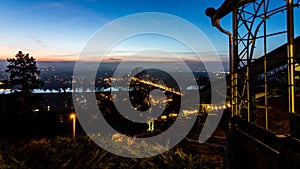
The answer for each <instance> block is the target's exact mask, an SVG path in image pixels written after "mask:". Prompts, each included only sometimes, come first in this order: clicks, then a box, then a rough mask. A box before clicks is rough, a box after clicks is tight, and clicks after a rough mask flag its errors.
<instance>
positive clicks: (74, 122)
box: [70, 113, 76, 138]
mask: <svg viewBox="0 0 300 169" xmlns="http://www.w3.org/2000/svg"><path fill="white" fill-rule="evenodd" d="M70 119H72V120H73V138H74V137H75V133H76V114H75V113H72V114H70Z"/></svg>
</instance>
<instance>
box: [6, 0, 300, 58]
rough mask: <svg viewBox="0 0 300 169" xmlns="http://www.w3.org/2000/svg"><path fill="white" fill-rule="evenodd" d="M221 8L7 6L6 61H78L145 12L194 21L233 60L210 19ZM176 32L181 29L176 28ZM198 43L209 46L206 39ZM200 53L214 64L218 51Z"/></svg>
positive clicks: (131, 1)
mask: <svg viewBox="0 0 300 169" xmlns="http://www.w3.org/2000/svg"><path fill="white" fill-rule="evenodd" d="M221 3H222V1H218V2H215V1H200V0H191V1H188V2H186V1H183V0H176V1H172V2H170V1H158V0H154V1H135V0H128V1H108V0H104V1H103V0H101V1H98V0H78V1H39V0H31V1H29V0H22V1H16V0H11V1H1V2H0V20H1V32H0V36H1V39H0V46H1V48H0V60H6V59H7V58H12V57H14V56H15V55H16V53H17V52H18V51H23V53H29V54H30V55H31V56H33V57H34V58H36V60H37V61H76V60H77V58H78V57H79V56H80V53H81V51H82V49H83V48H84V46H85V45H86V43H87V42H88V41H89V39H90V38H91V37H92V36H93V35H94V34H95V33H96V32H97V31H99V30H100V29H101V28H102V27H103V26H105V25H106V24H108V23H110V22H112V21H114V20H116V19H119V18H121V17H124V16H127V15H131V14H134V13H140V12H160V13H166V14H171V15H175V16H178V17H180V18H182V19H184V20H186V21H188V22H190V23H191V24H193V25H195V26H196V27H197V28H198V29H199V30H201V31H202V32H203V33H204V34H205V35H206V36H207V37H208V38H209V40H210V41H211V43H212V44H213V45H214V46H215V48H216V51H217V53H218V54H219V55H220V56H221V57H222V58H224V59H227V60H228V37H227V36H226V35H224V34H222V33H221V32H219V30H217V29H214V28H213V27H212V25H211V21H210V18H208V17H207V16H206V15H205V9H206V8H208V7H211V6H212V7H218V6H220V5H221ZM116 4H118V5H116ZM297 15H299V10H297V9H295V18H297V17H296V16H297ZM141 22H142V20H141ZM299 24H300V23H299V22H297V20H295V28H298V27H299V26H298V25H299ZM222 25H223V26H224V28H226V29H227V30H231V14H229V15H228V16H226V17H224V18H223V19H222ZM175 29H177V27H174V30H175ZM296 36H299V30H298V29H295V37H296ZM141 42H143V41H139V40H137V41H135V42H133V43H131V44H130V45H127V46H124V47H123V49H121V50H124V52H127V51H128V50H131V49H136V48H140V47H141V46H142V47H143V46H144V47H145V46H146V45H145V44H143V43H141ZM155 43H156V44H157V45H164V46H165V47H166V48H168V49H167V51H168V52H169V51H171V50H173V51H171V52H175V53H180V52H181V53H185V52H186V51H185V50H184V49H181V48H180V47H178V46H173V45H170V44H167V43H166V44H163V42H161V41H160V40H157V39H156V41H155ZM198 43H199V45H203V44H201V40H199V42H198ZM272 43H277V42H272ZM270 45H271V46H272V44H270ZM275 45H276V44H275ZM150 47H151V46H150ZM199 52H200V53H202V54H206V53H207V55H206V56H204V58H207V60H213V58H210V53H211V52H213V51H199ZM121 53H122V52H121ZM120 55H121V54H120ZM120 55H119V54H118V55H116V57H117V58H118V57H119V56H120Z"/></svg>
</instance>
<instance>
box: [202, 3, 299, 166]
mask: <svg viewBox="0 0 300 169" xmlns="http://www.w3.org/2000/svg"><path fill="white" fill-rule="evenodd" d="M299 6H300V0H297V1H295V0H294V1H293V0H285V1H283V0H280V1H279V0H225V1H224V2H223V4H222V5H221V6H220V7H219V8H217V9H215V8H207V10H206V11H205V13H206V15H208V16H209V17H210V19H211V22H212V26H214V27H216V28H217V29H219V30H220V32H222V33H224V34H225V35H224V36H228V42H229V62H230V77H229V78H228V86H229V91H228V96H229V98H230V100H229V101H230V104H231V107H230V108H231V114H232V117H231V119H230V124H231V125H230V126H231V129H230V131H229V133H228V136H229V138H230V139H229V143H228V146H229V153H228V158H227V165H226V167H227V168H243V169H245V168H249V169H250V168H251V169H253V168H261V169H269V168H300V37H297V38H295V35H294V34H295V30H297V29H298V30H299V29H300V28H297V27H295V26H294V23H295V20H296V21H299V17H300V16H297V15H295V14H296V12H298V15H299ZM296 10H298V11H296ZM295 11H296V12H295ZM229 15H232V30H226V29H225V28H223V27H222V24H221V21H222V18H224V17H227V16H229Z"/></svg>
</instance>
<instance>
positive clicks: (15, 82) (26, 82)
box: [6, 51, 43, 96]
mask: <svg viewBox="0 0 300 169" xmlns="http://www.w3.org/2000/svg"><path fill="white" fill-rule="evenodd" d="M7 61H8V62H9V64H8V66H7V69H6V72H8V73H10V75H9V83H10V85H11V87H12V89H13V91H14V92H21V94H22V95H25V96H26V95H30V94H31V92H32V90H33V89H35V88H38V87H40V86H41V85H42V84H43V82H42V81H41V80H40V78H39V74H40V71H39V69H38V67H37V65H36V61H35V59H34V58H33V57H30V56H29V54H26V55H25V54H23V53H22V51H19V52H18V53H17V54H16V56H15V58H11V59H7Z"/></svg>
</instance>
